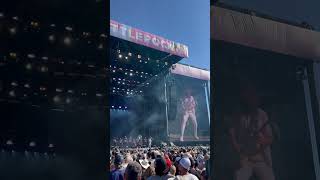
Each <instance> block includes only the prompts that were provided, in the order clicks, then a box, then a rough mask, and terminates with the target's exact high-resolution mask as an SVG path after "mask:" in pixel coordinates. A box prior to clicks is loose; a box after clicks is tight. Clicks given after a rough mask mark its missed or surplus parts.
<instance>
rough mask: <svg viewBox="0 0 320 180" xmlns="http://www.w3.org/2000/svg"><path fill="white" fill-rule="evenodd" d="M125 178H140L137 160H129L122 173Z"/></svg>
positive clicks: (140, 172) (136, 179)
mask: <svg viewBox="0 0 320 180" xmlns="http://www.w3.org/2000/svg"><path fill="white" fill-rule="evenodd" d="M124 179H125V180H142V168H141V165H140V164H139V163H138V162H134V161H133V162H130V163H129V164H128V166H127V168H126V171H125V173H124Z"/></svg>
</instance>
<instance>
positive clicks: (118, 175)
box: [110, 154, 124, 180]
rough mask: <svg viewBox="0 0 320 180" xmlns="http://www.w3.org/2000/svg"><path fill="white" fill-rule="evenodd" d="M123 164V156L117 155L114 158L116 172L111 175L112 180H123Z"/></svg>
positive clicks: (113, 171)
mask: <svg viewBox="0 0 320 180" xmlns="http://www.w3.org/2000/svg"><path fill="white" fill-rule="evenodd" d="M122 162H123V157H122V155H121V154H116V155H115V158H114V162H113V163H114V170H112V171H111V173H110V179H111V180H123V179H124V177H123V174H122V172H121V165H122Z"/></svg>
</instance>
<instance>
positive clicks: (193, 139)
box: [169, 134, 210, 142]
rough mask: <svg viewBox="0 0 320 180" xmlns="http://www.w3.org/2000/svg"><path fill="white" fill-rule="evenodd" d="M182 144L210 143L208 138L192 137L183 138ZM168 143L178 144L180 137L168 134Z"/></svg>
mask: <svg viewBox="0 0 320 180" xmlns="http://www.w3.org/2000/svg"><path fill="white" fill-rule="evenodd" d="M183 140H184V142H210V136H199V139H196V138H194V137H193V136H184V137H183ZM169 141H170V142H180V135H175V134H170V135H169Z"/></svg>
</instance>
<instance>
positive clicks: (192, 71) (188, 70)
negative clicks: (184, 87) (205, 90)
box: [170, 63, 210, 81]
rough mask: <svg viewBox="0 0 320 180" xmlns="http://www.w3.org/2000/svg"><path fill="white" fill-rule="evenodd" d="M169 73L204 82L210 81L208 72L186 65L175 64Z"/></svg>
mask: <svg viewBox="0 0 320 180" xmlns="http://www.w3.org/2000/svg"><path fill="white" fill-rule="evenodd" d="M170 71H171V73H173V74H179V75H182V76H188V77H192V78H196V79H201V80H206V81H209V80H210V71H208V70H205V69H200V68H197V67H193V66H189V65H186V64H180V63H177V64H175V65H173V67H172V68H171V70H170Z"/></svg>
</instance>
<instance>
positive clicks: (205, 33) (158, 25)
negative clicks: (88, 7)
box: [110, 0, 210, 69]
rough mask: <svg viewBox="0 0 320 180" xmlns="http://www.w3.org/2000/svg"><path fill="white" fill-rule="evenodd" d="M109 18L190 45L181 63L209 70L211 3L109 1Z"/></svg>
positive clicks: (192, 0)
mask: <svg viewBox="0 0 320 180" xmlns="http://www.w3.org/2000/svg"><path fill="white" fill-rule="evenodd" d="M110 18H111V19H112V20H115V21H118V22H120V23H123V24H126V25H129V26H131V27H134V28H138V29H141V30H143V31H146V32H149V33H151V34H155V35H158V36H161V37H164V38H166V39H169V40H172V41H175V42H179V43H182V44H185V45H187V46H188V49H189V58H185V59H183V60H181V61H180V62H182V63H184V64H189V65H192V66H196V67H199V68H204V69H210V1H209V0H201V1H199V0H161V1H154V0H134V1H133V0H110Z"/></svg>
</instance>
